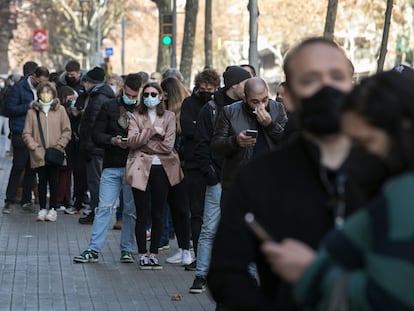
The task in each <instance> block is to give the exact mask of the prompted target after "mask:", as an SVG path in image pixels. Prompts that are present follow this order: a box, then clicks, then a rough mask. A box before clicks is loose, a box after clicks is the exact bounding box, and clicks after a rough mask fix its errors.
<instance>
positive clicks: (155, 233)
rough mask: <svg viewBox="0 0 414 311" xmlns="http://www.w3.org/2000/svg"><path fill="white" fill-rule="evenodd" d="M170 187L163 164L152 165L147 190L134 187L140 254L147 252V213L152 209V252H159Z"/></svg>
mask: <svg viewBox="0 0 414 311" xmlns="http://www.w3.org/2000/svg"><path fill="white" fill-rule="evenodd" d="M169 188H170V182H169V181H168V177H167V174H166V173H165V171H164V168H163V167H162V165H153V166H152V167H151V171H150V175H149V178H148V185H147V189H146V190H145V191H141V190H138V189H136V188H132V192H133V194H134V201H135V209H136V214H137V220H136V224H135V238H136V240H137V244H138V252H139V253H140V254H145V253H146V252H147V240H146V228H147V215H148V213H149V212H150V210H151V220H152V227H151V245H150V252H151V253H153V254H158V247H159V246H160V241H161V235H162V227H163V219H164V205H165V202H166V201H167V196H168V189H169ZM150 204H151V207H150Z"/></svg>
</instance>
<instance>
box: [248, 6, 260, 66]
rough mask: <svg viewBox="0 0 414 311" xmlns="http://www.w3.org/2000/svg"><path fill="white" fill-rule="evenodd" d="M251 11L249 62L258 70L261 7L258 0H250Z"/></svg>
mask: <svg viewBox="0 0 414 311" xmlns="http://www.w3.org/2000/svg"><path fill="white" fill-rule="evenodd" d="M249 11H250V24H249V34H250V45H249V64H250V65H252V66H254V68H256V70H258V69H259V68H258V65H259V57H258V53H257V36H258V29H259V26H258V21H257V20H258V16H259V8H258V4H257V0H249Z"/></svg>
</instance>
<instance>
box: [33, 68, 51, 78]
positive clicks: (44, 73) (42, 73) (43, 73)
mask: <svg viewBox="0 0 414 311" xmlns="http://www.w3.org/2000/svg"><path fill="white" fill-rule="evenodd" d="M33 74H34V75H36V77H46V78H49V76H50V73H49V70H48V69H47V68H46V67H43V66H40V67H37V68H36V70H35V71H34V72H33Z"/></svg>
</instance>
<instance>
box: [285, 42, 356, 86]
mask: <svg viewBox="0 0 414 311" xmlns="http://www.w3.org/2000/svg"><path fill="white" fill-rule="evenodd" d="M314 44H325V45H328V46H330V47H333V48H335V49H337V50H338V51H340V52H341V53H343V55H344V57H345V58H346V59H347V60H348V61H349V59H348V58H347V56H346V55H345V52H344V51H343V50H342V49H341V48H340V47H339V45H338V44H336V43H335V42H334V41H333V40H331V39H328V38H325V37H312V38H309V39H306V40H304V41H302V42H301V43H299V44H298V45H296V46H294V47H293V48H292V49H291V50H290V51H289V52H288V54H287V55H286V57H285V60H284V62H283V71H284V72H285V77H286V86H287V87H289V85H290V80H291V74H292V64H291V63H292V60H293V59H294V58H295V57H296V56H297V55H298V54H299V53H300V52H301V51H302V50H303V49H304V48H306V47H308V46H310V45H314ZM349 62H350V64H351V71H352V70H353V66H352V63H351V61H349Z"/></svg>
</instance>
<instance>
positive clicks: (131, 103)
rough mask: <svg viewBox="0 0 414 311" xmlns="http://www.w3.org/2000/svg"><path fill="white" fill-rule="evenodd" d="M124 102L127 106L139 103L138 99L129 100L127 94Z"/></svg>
mask: <svg viewBox="0 0 414 311" xmlns="http://www.w3.org/2000/svg"><path fill="white" fill-rule="evenodd" d="M122 101H123V102H124V104H125V105H135V104H136V103H137V100H136V99H129V98H128V96H126V95H125V94H124V95H122Z"/></svg>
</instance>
